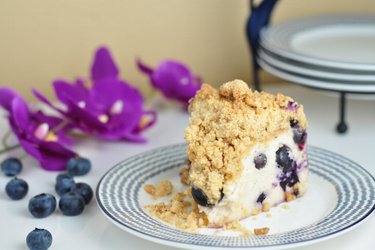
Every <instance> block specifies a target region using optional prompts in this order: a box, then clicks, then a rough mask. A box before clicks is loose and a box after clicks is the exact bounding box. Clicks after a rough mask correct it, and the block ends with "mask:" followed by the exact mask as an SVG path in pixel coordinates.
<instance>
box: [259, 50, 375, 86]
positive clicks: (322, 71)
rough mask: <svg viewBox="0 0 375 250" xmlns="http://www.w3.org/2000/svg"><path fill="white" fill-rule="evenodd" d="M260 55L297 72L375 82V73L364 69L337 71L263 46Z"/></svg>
mask: <svg viewBox="0 0 375 250" xmlns="http://www.w3.org/2000/svg"><path fill="white" fill-rule="evenodd" d="M258 56H259V58H262V59H263V60H264V61H265V62H267V63H268V64H270V65H272V66H275V67H277V68H279V69H282V70H286V71H289V72H292V73H296V74H301V75H306V76H312V77H316V78H323V79H331V80H336V81H346V82H347V81H354V82H363V83H366V82H369V83H370V84H374V83H375V73H374V74H368V72H367V73H364V72H363V71H361V72H358V73H352V72H345V71H344V72H343V71H341V72H340V71H335V70H332V68H324V67H317V66H314V65H310V64H305V63H301V62H296V61H293V60H289V59H286V58H283V57H280V56H277V55H274V54H272V53H270V52H266V51H264V50H263V49H262V48H259V50H258Z"/></svg>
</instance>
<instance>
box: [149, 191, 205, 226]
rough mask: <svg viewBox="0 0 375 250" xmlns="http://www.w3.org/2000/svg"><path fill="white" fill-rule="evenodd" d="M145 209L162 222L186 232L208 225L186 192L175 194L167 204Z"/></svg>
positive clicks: (203, 214)
mask: <svg viewBox="0 0 375 250" xmlns="http://www.w3.org/2000/svg"><path fill="white" fill-rule="evenodd" d="M146 209H148V211H149V212H150V213H151V214H152V215H154V216H155V217H157V218H159V219H161V220H162V221H164V222H167V223H169V224H172V225H174V226H176V227H178V228H180V229H183V230H186V231H190V232H194V231H196V230H197V229H199V228H201V227H206V226H207V225H208V219H207V216H206V214H205V213H204V212H199V209H198V206H197V204H196V203H195V202H194V200H192V198H191V196H189V195H188V194H187V191H185V192H179V193H176V194H175V195H173V197H172V199H171V200H170V201H169V203H167V204H166V203H164V202H161V203H158V204H156V205H148V206H146Z"/></svg>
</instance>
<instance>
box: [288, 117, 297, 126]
mask: <svg viewBox="0 0 375 250" xmlns="http://www.w3.org/2000/svg"><path fill="white" fill-rule="evenodd" d="M289 122H290V127H291V128H295V127H297V126H298V120H296V119H292V120H290V121H289Z"/></svg>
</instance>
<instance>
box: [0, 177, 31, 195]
mask: <svg viewBox="0 0 375 250" xmlns="http://www.w3.org/2000/svg"><path fill="white" fill-rule="evenodd" d="M28 190H29V185H27V182H26V181H24V180H22V179H18V178H17V177H15V178H13V179H12V180H10V181H9V182H8V184H7V185H6V186H5V191H6V193H7V195H8V196H9V198H11V199H12V200H20V199H22V198H23V197H25V196H26V194H27V191H28Z"/></svg>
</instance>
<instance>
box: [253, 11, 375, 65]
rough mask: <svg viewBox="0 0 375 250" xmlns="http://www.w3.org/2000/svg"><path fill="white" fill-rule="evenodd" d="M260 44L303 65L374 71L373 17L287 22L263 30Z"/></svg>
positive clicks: (339, 17) (374, 37) (331, 17)
mask: <svg viewBox="0 0 375 250" xmlns="http://www.w3.org/2000/svg"><path fill="white" fill-rule="evenodd" d="M260 43H261V45H262V46H263V47H264V48H266V49H267V50H269V51H271V52H272V53H275V54H277V55H280V56H282V57H285V58H289V59H293V60H297V61H300V62H304V63H309V64H314V65H320V66H326V67H333V68H342V69H348V70H363V71H372V72H374V71H375V45H374V44H375V17H374V16H348V15H345V16H342V15H341V16H319V17H310V18H303V19H297V20H290V21H287V22H283V23H280V24H276V25H273V26H270V27H269V28H266V29H264V30H262V32H261V39H260Z"/></svg>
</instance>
